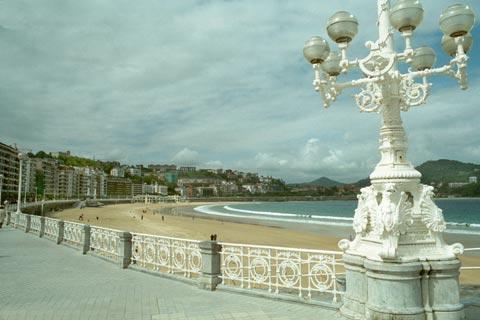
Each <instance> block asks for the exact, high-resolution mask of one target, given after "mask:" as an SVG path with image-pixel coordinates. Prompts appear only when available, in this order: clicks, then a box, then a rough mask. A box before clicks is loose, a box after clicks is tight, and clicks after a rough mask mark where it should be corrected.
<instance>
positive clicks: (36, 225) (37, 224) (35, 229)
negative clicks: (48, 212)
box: [30, 215, 42, 234]
mask: <svg viewBox="0 0 480 320" xmlns="http://www.w3.org/2000/svg"><path fill="white" fill-rule="evenodd" d="M30 219H31V220H30V232H32V233H36V234H40V229H41V226H42V220H41V218H40V216H33V215H32V216H31V218H30Z"/></svg>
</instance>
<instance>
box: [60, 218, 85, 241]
mask: <svg viewBox="0 0 480 320" xmlns="http://www.w3.org/2000/svg"><path fill="white" fill-rule="evenodd" d="M84 230H85V225H84V224H81V223H76V222H71V221H65V222H64V224H63V241H64V242H66V243H67V244H68V245H71V246H74V247H81V246H83V243H84V242H85V240H84V236H85V235H84Z"/></svg>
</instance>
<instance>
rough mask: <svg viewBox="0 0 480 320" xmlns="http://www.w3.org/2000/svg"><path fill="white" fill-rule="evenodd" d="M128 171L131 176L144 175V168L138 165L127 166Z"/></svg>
mask: <svg viewBox="0 0 480 320" xmlns="http://www.w3.org/2000/svg"><path fill="white" fill-rule="evenodd" d="M126 172H127V173H128V174H129V175H130V176H131V177H141V176H142V169H141V168H138V167H131V168H127V170H126Z"/></svg>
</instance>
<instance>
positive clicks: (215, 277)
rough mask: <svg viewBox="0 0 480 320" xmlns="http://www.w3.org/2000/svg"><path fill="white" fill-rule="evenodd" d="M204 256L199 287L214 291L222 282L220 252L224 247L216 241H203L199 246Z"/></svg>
mask: <svg viewBox="0 0 480 320" xmlns="http://www.w3.org/2000/svg"><path fill="white" fill-rule="evenodd" d="M199 247H200V253H201V255H202V270H201V274H200V277H199V278H198V287H199V288H200V289H203V290H209V291H214V290H215V289H216V288H217V285H219V284H220V283H221V282H222V279H221V278H220V275H221V271H220V251H221V250H222V246H221V245H219V244H218V243H217V242H216V241H203V242H200V244H199Z"/></svg>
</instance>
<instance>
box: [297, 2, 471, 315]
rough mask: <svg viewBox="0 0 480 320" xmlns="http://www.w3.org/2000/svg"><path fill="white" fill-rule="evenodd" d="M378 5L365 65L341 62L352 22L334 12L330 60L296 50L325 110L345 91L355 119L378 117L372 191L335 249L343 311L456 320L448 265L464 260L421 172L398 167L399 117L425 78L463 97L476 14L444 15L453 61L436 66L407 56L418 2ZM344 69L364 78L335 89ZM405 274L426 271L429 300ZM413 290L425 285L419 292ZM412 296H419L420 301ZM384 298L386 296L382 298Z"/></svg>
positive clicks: (315, 51) (459, 10)
mask: <svg viewBox="0 0 480 320" xmlns="http://www.w3.org/2000/svg"><path fill="white" fill-rule="evenodd" d="M377 6H378V30H379V38H378V40H376V41H367V43H366V44H365V45H366V47H367V48H368V49H369V50H370V53H369V54H368V55H367V56H366V57H365V58H361V59H354V60H351V59H348V55H347V51H348V50H347V49H348V47H349V44H350V42H351V41H352V40H353V39H354V37H355V36H356V35H357V32H358V21H357V19H356V18H355V17H354V16H353V15H352V14H350V13H348V12H346V11H340V12H337V13H335V14H334V15H333V16H332V17H330V19H328V23H327V33H328V35H329V37H330V38H331V39H332V40H333V41H334V42H336V43H337V44H338V48H339V52H332V51H330V46H329V44H328V43H327V41H326V40H325V39H323V38H321V37H318V36H317V37H312V38H311V39H310V40H308V41H307V42H306V44H305V47H304V49H303V53H304V56H305V58H306V59H307V61H308V62H310V63H311V64H312V65H313V69H314V73H315V78H314V81H313V86H314V88H315V90H316V91H318V92H319V94H320V96H321V98H322V99H323V104H324V107H325V108H328V107H329V106H330V105H331V104H332V103H333V102H335V100H336V99H337V97H338V96H339V95H340V94H341V93H342V92H344V91H345V90H346V89H350V88H358V89H360V91H359V92H358V93H357V94H355V102H356V104H357V105H358V107H359V108H360V111H361V112H375V113H378V114H380V115H381V128H380V147H379V150H380V154H381V159H380V162H379V163H378V164H377V166H376V167H375V170H374V171H373V172H372V174H371V175H370V180H371V183H372V185H371V186H369V187H366V188H363V189H361V193H360V194H359V195H358V196H357V198H358V207H357V209H356V210H355V215H354V219H353V228H354V230H355V233H356V236H355V239H354V240H353V241H349V240H347V239H344V240H341V241H340V242H339V247H340V248H341V249H342V250H343V251H344V261H345V264H346V272H347V285H346V287H347V291H346V293H345V296H344V305H343V306H342V309H341V312H342V314H344V315H346V316H348V317H350V318H355V319H357V318H358V317H359V318H361V319H364V318H366V319H393V318H392V316H394V315H402V314H409V318H408V319H425V315H428V314H430V315H431V314H433V313H435V312H437V313H439V312H443V313H444V315H443V316H448V317H447V318H448V319H463V316H464V314H463V306H462V304H461V303H460V302H459V299H458V268H459V266H460V263H459V261H458V259H457V258H456V256H457V255H458V254H461V253H463V245H462V244H459V243H457V244H453V245H447V244H446V243H445V241H444V239H443V232H444V231H445V229H446V223H445V221H444V218H443V213H442V210H441V209H440V208H438V207H437V206H436V204H435V203H434V201H433V197H434V194H433V187H431V186H427V185H423V184H421V183H420V178H421V174H420V172H418V171H417V170H416V169H415V168H414V166H413V165H412V164H411V163H410V162H409V161H408V160H407V158H406V153H407V138H406V135H405V131H404V128H403V123H402V119H401V112H402V111H404V112H406V111H408V110H409V109H410V108H412V107H416V106H420V105H422V104H425V103H426V101H427V98H428V96H429V94H430V89H431V86H432V85H431V84H430V83H429V82H428V78H429V77H431V76H437V75H446V76H449V77H452V78H454V79H456V80H457V81H458V84H459V86H460V88H461V89H463V90H465V89H467V88H468V81H467V62H468V56H467V52H468V51H469V49H470V47H471V45H472V42H473V39H472V36H471V34H470V31H471V30H472V28H473V25H474V24H475V15H474V13H473V11H472V9H471V8H470V7H469V6H467V5H461V4H455V5H452V6H449V7H448V8H446V9H445V10H444V11H443V13H442V15H441V17H440V28H441V30H442V31H443V33H444V36H443V38H442V47H443V49H444V51H445V52H446V53H447V54H448V55H450V56H452V59H451V61H450V62H449V63H448V64H446V65H444V66H442V67H434V65H435V62H436V55H435V51H434V50H433V49H431V48H429V47H425V46H423V47H419V48H416V49H415V48H413V47H412V37H413V34H414V31H415V29H416V27H417V26H419V25H420V23H421V22H422V20H423V15H424V10H423V7H422V5H421V3H420V1H419V0H397V1H396V2H395V3H394V4H393V5H390V1H389V0H377ZM395 30H397V31H399V32H400V33H401V35H402V36H403V38H404V41H405V49H404V50H403V52H396V51H395V46H394V32H395ZM399 64H407V65H408V66H409V68H408V71H407V72H406V73H402V72H401V71H400V69H399V68H398V65H399ZM352 70H359V71H360V72H361V73H362V74H363V77H362V78H360V79H356V80H353V81H347V82H340V79H339V76H341V75H343V74H347V73H348V72H349V71H352ZM430 261H436V262H435V263H430ZM412 268H413V269H412ZM409 270H410V271H409ZM411 270H424V274H428V277H430V278H432V279H435V284H434V285H433V286H432V287H431V293H429V291H428V290H430V289H428V286H429V285H428V283H429V282H428V277H427V278H425V279H423V280H419V279H420V277H418V274H417V273H416V272H417V271H414V272H413V273H412V271H411ZM447 270H448V271H447ZM409 272H410V273H409ZM418 272H420V271H418ZM437 274H439V275H440V276H438V277H437ZM447 274H448V276H447ZM442 275H443V278H442ZM349 281H351V282H352V283H348V282H349ZM419 281H424V282H422V285H420V283H419ZM367 287H368V289H367ZM420 287H425V288H427V289H425V290H426V291H425V292H424V293H423V294H421V295H420V294H419V291H418V288H420ZM367 290H368V293H367ZM382 292H383V293H385V292H390V293H389V296H388V297H387V296H385V295H383V296H382ZM447 298H448V299H450V300H448V299H447ZM447 300H448V301H447ZM435 308H437V310H436V309H435ZM441 310H443V311H441ZM427 318H428V319H430V317H429V316H428V317H427ZM447 318H445V319H447ZM395 319H396V318H395ZM402 319H403V318H402ZM432 319H433V318H432ZM435 319H437V318H435ZM438 319H440V318H438ZM441 319H444V318H441Z"/></svg>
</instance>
